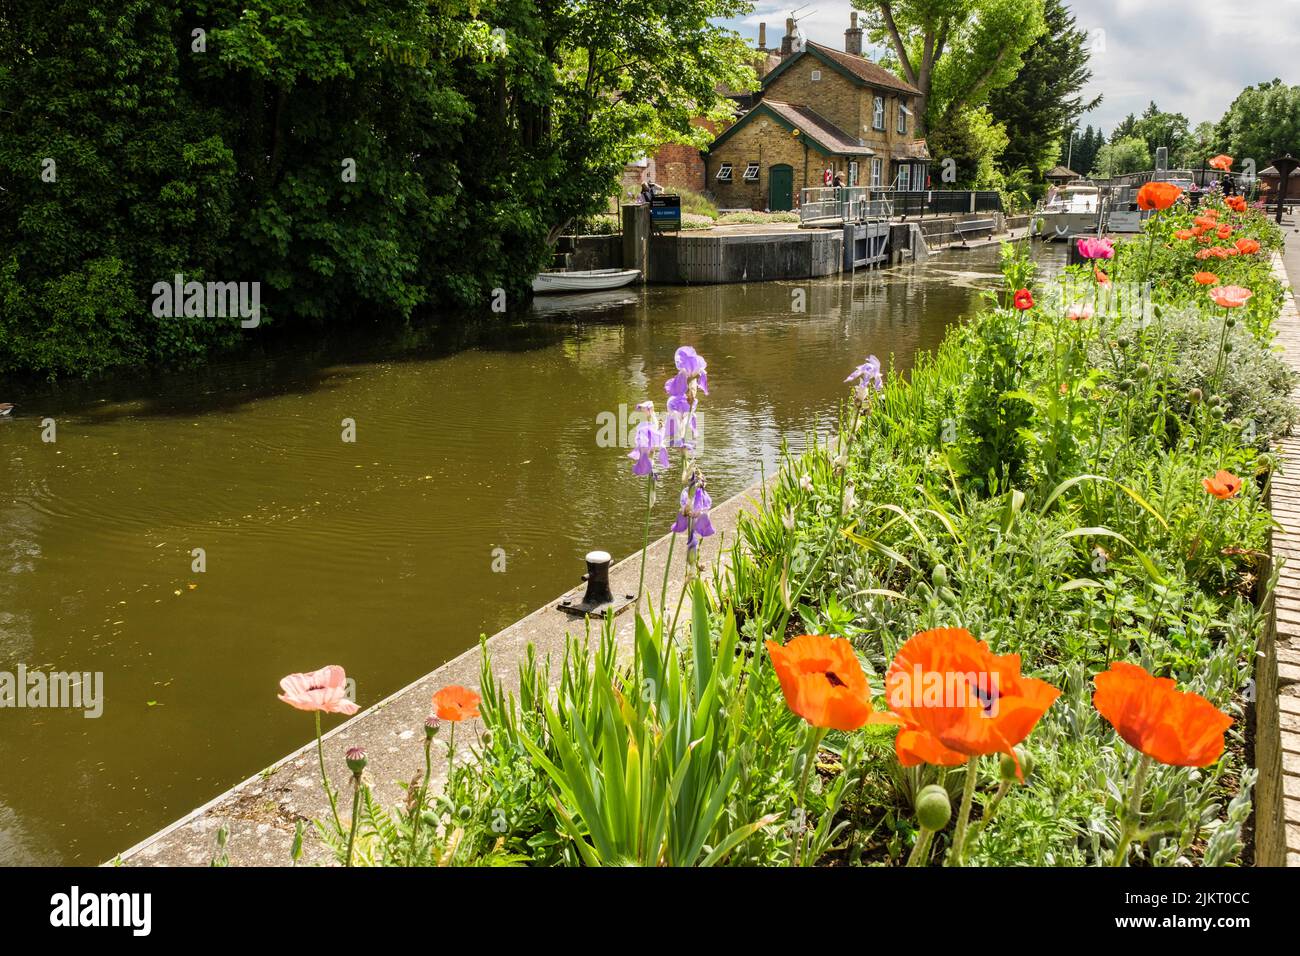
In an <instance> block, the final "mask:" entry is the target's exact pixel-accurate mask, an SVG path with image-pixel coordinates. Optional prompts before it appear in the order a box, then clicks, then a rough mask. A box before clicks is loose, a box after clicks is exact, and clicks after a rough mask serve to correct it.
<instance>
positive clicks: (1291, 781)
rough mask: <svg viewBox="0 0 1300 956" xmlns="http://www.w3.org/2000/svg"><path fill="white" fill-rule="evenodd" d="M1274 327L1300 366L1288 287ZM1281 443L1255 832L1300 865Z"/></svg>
mask: <svg viewBox="0 0 1300 956" xmlns="http://www.w3.org/2000/svg"><path fill="white" fill-rule="evenodd" d="M1283 224H1284V227H1285V228H1286V238H1287V244H1286V251H1285V253H1284V254H1283V256H1282V257H1281V259H1280V260H1277V261H1275V262H1274V271H1275V273H1276V274H1277V275H1278V277H1279V278H1281V279H1283V280H1284V281H1288V280H1289V281H1290V283H1291V286H1292V289H1293V290H1294V288H1295V287H1296V286H1298V285H1300V230H1297V229H1296V227H1295V224H1294V221H1292V222H1287V221H1286V220H1285V219H1284V220H1283ZM1276 331H1277V344H1278V345H1279V346H1280V347H1281V348H1282V353H1283V356H1284V357H1285V359H1286V361H1287V363H1288V364H1290V366H1291V367H1292V368H1294V369H1295V370H1296V371H1297V372H1300V312H1297V309H1296V300H1295V297H1294V295H1293V294H1292V295H1288V296H1287V297H1286V300H1285V303H1284V305H1283V308H1282V314H1281V316H1280V317H1279V319H1278V321H1277V325H1276ZM1292 400H1293V401H1295V402H1296V403H1297V404H1300V387H1297V388H1296V389H1295V390H1294V391H1293V392H1292ZM1279 450H1280V452H1281V453H1282V456H1283V459H1284V461H1283V464H1282V467H1281V468H1280V469H1279V471H1278V472H1277V473H1275V475H1274V476H1273V479H1272V481H1271V483H1270V491H1269V503H1270V507H1271V508H1272V511H1273V516H1274V518H1275V519H1276V520H1277V522H1278V527H1277V528H1276V529H1275V530H1274V531H1273V540H1272V553H1273V557H1274V560H1275V561H1278V562H1279V563H1281V565H1282V567H1281V571H1280V572H1279V576H1278V584H1277V594H1276V600H1275V604H1274V608H1273V625H1274V633H1273V642H1272V648H1271V650H1272V653H1271V654H1270V655H1268V656H1267V657H1266V658H1265V660H1264V664H1263V666H1262V667H1261V668H1260V674H1261V677H1260V681H1259V689H1260V694H1261V706H1260V709H1259V715H1258V716H1259V725H1258V733H1257V742H1258V743H1257V762H1258V763H1259V765H1260V767H1261V771H1262V772H1261V775H1260V776H1261V780H1260V783H1261V792H1260V794H1259V799H1258V804H1257V812H1258V816H1259V819H1258V821H1257V825H1256V832H1257V834H1259V838H1260V844H1259V846H1258V847H1257V849H1258V851H1259V852H1258V856H1259V862H1263V863H1276V864H1281V863H1283V862H1284V861H1285V865H1287V866H1300V435H1292V436H1290V437H1288V438H1286V439H1285V440H1283V441H1282V442H1281V447H1280V449H1279ZM1266 644H1267V642H1266ZM1267 650H1268V648H1267V647H1266V648H1265V651H1266V652H1267ZM1274 701H1275V703H1276V706H1275V707H1274V706H1273V702H1274ZM1274 734H1277V737H1273V735H1274ZM1269 738H1272V739H1277V740H1280V748H1277V749H1274V748H1273V747H1272V745H1271V741H1270V739H1269ZM1279 770H1280V772H1281V773H1280V776H1281V781H1280V783H1281V785H1280V787H1279V786H1276V785H1270V780H1269V778H1270V777H1274V779H1276V777H1275V776H1274V775H1275V774H1276V773H1277V771H1279ZM1276 817H1280V818H1281V819H1280V820H1277V819H1276ZM1279 824H1280V826H1279ZM1270 833H1276V834H1278V836H1280V838H1281V844H1282V845H1280V846H1279V845H1274V843H1273V837H1272V836H1270V835H1269V834H1270Z"/></svg>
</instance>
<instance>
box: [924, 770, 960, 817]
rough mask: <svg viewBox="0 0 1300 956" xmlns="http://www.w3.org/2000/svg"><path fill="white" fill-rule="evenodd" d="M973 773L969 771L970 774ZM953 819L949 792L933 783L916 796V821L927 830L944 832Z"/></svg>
mask: <svg viewBox="0 0 1300 956" xmlns="http://www.w3.org/2000/svg"><path fill="white" fill-rule="evenodd" d="M970 772H971V771H969V770H968V771H967V773H970ZM951 819H952V801H951V800H949V799H948V791H947V790H945V789H944V788H943V787H941V786H939V785H938V784H937V783H932V784H930V785H929V786H928V787H926V788H925V789H923V790H922V791H921V792H920V793H919V794H917V796H916V820H917V822H918V823H920V824H921V826H923V827H924V828H925V829H927V830H942V829H943V828H944V827H946V826H947V825H948V821H949V820H951Z"/></svg>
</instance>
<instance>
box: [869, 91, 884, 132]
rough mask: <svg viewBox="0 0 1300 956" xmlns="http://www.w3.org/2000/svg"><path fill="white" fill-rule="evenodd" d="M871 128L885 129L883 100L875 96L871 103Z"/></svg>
mask: <svg viewBox="0 0 1300 956" xmlns="http://www.w3.org/2000/svg"><path fill="white" fill-rule="evenodd" d="M872 107H873V109H872V115H871V128H872V129H884V128H885V98H884V97H883V96H877V97H876V98H875V100H874V101H873V103H872Z"/></svg>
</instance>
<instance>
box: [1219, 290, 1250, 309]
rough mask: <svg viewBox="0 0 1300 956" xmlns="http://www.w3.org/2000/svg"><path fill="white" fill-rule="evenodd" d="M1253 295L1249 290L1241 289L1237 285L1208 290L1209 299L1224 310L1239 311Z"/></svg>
mask: <svg viewBox="0 0 1300 956" xmlns="http://www.w3.org/2000/svg"><path fill="white" fill-rule="evenodd" d="M1254 294H1255V293H1253V292H1251V291H1250V290H1249V289H1243V288H1242V287H1241V286H1239V285H1225V286H1220V287H1219V288H1217V289H1211V290H1210V298H1211V299H1213V300H1214V304H1215V305H1220V306H1223V308H1225V309H1240V308H1241V307H1242V306H1243V305H1245V304H1246V300H1247V299H1249V298H1250V297H1251V296H1253V295H1254Z"/></svg>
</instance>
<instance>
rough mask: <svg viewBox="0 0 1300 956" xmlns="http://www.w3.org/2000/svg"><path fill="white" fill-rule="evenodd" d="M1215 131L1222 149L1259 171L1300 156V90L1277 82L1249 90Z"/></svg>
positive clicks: (1231, 108)
mask: <svg viewBox="0 0 1300 956" xmlns="http://www.w3.org/2000/svg"><path fill="white" fill-rule="evenodd" d="M1215 131H1216V133H1217V136H1218V139H1217V143H1216V145H1217V146H1218V147H1219V148H1221V149H1222V150H1224V151H1225V152H1227V153H1228V154H1229V155H1231V156H1233V157H1234V158H1236V159H1237V161H1238V162H1239V163H1242V162H1244V161H1246V160H1248V159H1249V160H1254V162H1255V165H1256V168H1257V170H1258V169H1263V168H1264V167H1265V166H1267V165H1268V162H1269V160H1272V159H1276V158H1277V157H1278V156H1281V155H1283V154H1285V153H1290V154H1291V155H1293V156H1300V86H1287V85H1286V84H1285V83H1283V82H1282V81H1281V80H1278V79H1274V80H1270V81H1269V82H1267V83H1260V84H1259V85H1257V86H1248V87H1246V89H1244V90H1242V91H1241V93H1240V94H1238V96H1237V98H1236V99H1235V100H1233V101H1232V104H1231V105H1230V106H1229V107H1228V110H1227V112H1226V113H1224V115H1223V118H1222V119H1221V120H1219V123H1218V125H1217V127H1216V128H1215Z"/></svg>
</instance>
